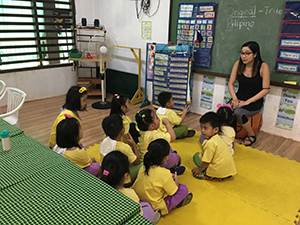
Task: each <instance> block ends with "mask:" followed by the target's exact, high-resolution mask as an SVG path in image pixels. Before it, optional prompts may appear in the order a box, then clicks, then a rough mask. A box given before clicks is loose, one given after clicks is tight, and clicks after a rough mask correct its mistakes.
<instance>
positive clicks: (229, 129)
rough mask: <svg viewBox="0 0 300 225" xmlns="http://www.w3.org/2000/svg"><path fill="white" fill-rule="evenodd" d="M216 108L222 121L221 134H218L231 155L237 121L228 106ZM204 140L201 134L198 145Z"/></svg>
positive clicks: (219, 105)
mask: <svg viewBox="0 0 300 225" xmlns="http://www.w3.org/2000/svg"><path fill="white" fill-rule="evenodd" d="M217 108H218V109H217V113H218V115H219V116H220V119H221V121H222V133H221V134H220V137H221V138H222V139H223V141H224V142H225V143H226V144H227V146H228V149H229V152H230V154H231V155H233V154H234V139H235V132H236V121H237V119H236V116H235V115H234V113H233V110H232V108H231V105H230V104H226V105H221V104H218V105H217ZM204 140H205V138H204V137H203V135H202V134H201V136H200V143H201V144H202V143H203V141H204Z"/></svg>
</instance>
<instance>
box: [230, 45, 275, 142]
mask: <svg viewBox="0 0 300 225" xmlns="http://www.w3.org/2000/svg"><path fill="white" fill-rule="evenodd" d="M236 79H237V80H238V83H239V89H238V91H237V93H235V90H234V86H233V85H234V82H235V80H236ZM228 89H229V92H230V95H231V97H232V100H231V105H232V107H233V109H234V114H235V115H236V117H237V122H238V123H239V124H241V125H242V127H243V128H244V129H245V130H246V132H247V137H246V138H245V139H244V140H243V142H242V143H241V144H244V145H246V146H251V145H252V144H253V143H254V142H255V141H256V136H255V133H254V131H253V129H252V127H251V124H250V121H249V120H248V119H247V117H248V116H252V115H255V114H256V113H258V112H260V110H261V108H262V106H263V97H264V96H266V95H267V94H268V93H269V91H270V70H269V66H268V65H267V63H265V62H263V61H262V59H261V56H260V51H259V45H258V44H257V43H256V42H255V41H249V42H247V43H245V44H243V45H242V47H241V51H240V59H239V60H238V61H236V62H235V64H234V66H233V68H232V71H231V74H230V79H229V83H228Z"/></svg>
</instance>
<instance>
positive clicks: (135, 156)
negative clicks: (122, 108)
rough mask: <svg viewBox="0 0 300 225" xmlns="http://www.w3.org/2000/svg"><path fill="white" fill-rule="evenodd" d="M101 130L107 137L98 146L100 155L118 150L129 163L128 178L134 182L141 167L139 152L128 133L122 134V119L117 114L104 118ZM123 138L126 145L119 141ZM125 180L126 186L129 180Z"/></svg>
mask: <svg viewBox="0 0 300 225" xmlns="http://www.w3.org/2000/svg"><path fill="white" fill-rule="evenodd" d="M102 128H103V130H104V132H105V134H106V135H107V137H106V138H105V139H104V140H103V141H102V143H101V145H100V149H99V150H100V153H101V154H102V155H103V156H106V155H107V154H108V153H110V152H112V151H114V150H118V151H120V152H122V153H123V154H125V155H126V156H127V157H128V160H129V163H130V177H129V178H131V182H134V180H135V178H136V175H137V173H138V171H139V169H140V168H141V166H142V165H143V164H142V163H141V161H140V156H139V152H138V149H137V146H136V143H135V142H134V140H133V139H132V137H131V135H130V133H127V134H124V131H125V129H124V126H123V123H122V118H121V117H120V116H119V115H117V114H112V115H110V116H108V117H105V118H104V119H103V121H102ZM123 136H125V140H126V143H124V142H122V141H121V138H122V137H123ZM129 178H128V180H126V184H127V183H130V179H129Z"/></svg>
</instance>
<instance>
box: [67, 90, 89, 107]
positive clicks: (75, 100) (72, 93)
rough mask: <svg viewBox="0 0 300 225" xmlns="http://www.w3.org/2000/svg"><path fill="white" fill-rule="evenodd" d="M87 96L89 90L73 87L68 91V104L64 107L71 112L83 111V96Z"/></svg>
mask: <svg viewBox="0 0 300 225" xmlns="http://www.w3.org/2000/svg"><path fill="white" fill-rule="evenodd" d="M86 94H87V90H86V88H85V87H78V86H72V87H70V89H69V90H68V93H67V96H66V102H65V104H64V105H63V108H64V109H69V110H71V111H83V110H85V109H83V110H81V103H80V101H81V98H82V96H84V95H86Z"/></svg>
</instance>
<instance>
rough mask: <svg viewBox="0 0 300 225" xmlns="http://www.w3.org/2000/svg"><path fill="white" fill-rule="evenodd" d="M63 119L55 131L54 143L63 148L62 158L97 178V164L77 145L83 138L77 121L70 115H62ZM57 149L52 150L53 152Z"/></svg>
mask: <svg viewBox="0 0 300 225" xmlns="http://www.w3.org/2000/svg"><path fill="white" fill-rule="evenodd" d="M64 116H65V119H64V120H62V121H60V122H59V123H58V125H57V129H56V143H57V146H58V148H60V149H62V148H64V149H65V151H64V152H63V156H64V157H66V158H67V159H69V160H70V161H71V162H72V163H74V164H75V165H77V166H79V167H80V168H82V169H84V170H85V171H87V172H89V173H91V174H92V175H94V176H98V175H99V172H100V165H99V162H96V161H95V159H92V158H90V157H89V156H88V155H87V152H86V150H85V149H84V148H83V147H82V145H79V140H81V139H82V137H83V132H82V128H81V126H80V124H79V122H78V120H77V119H75V118H73V117H72V116H71V115H68V114H64ZM55 149H57V148H53V150H55Z"/></svg>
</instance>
